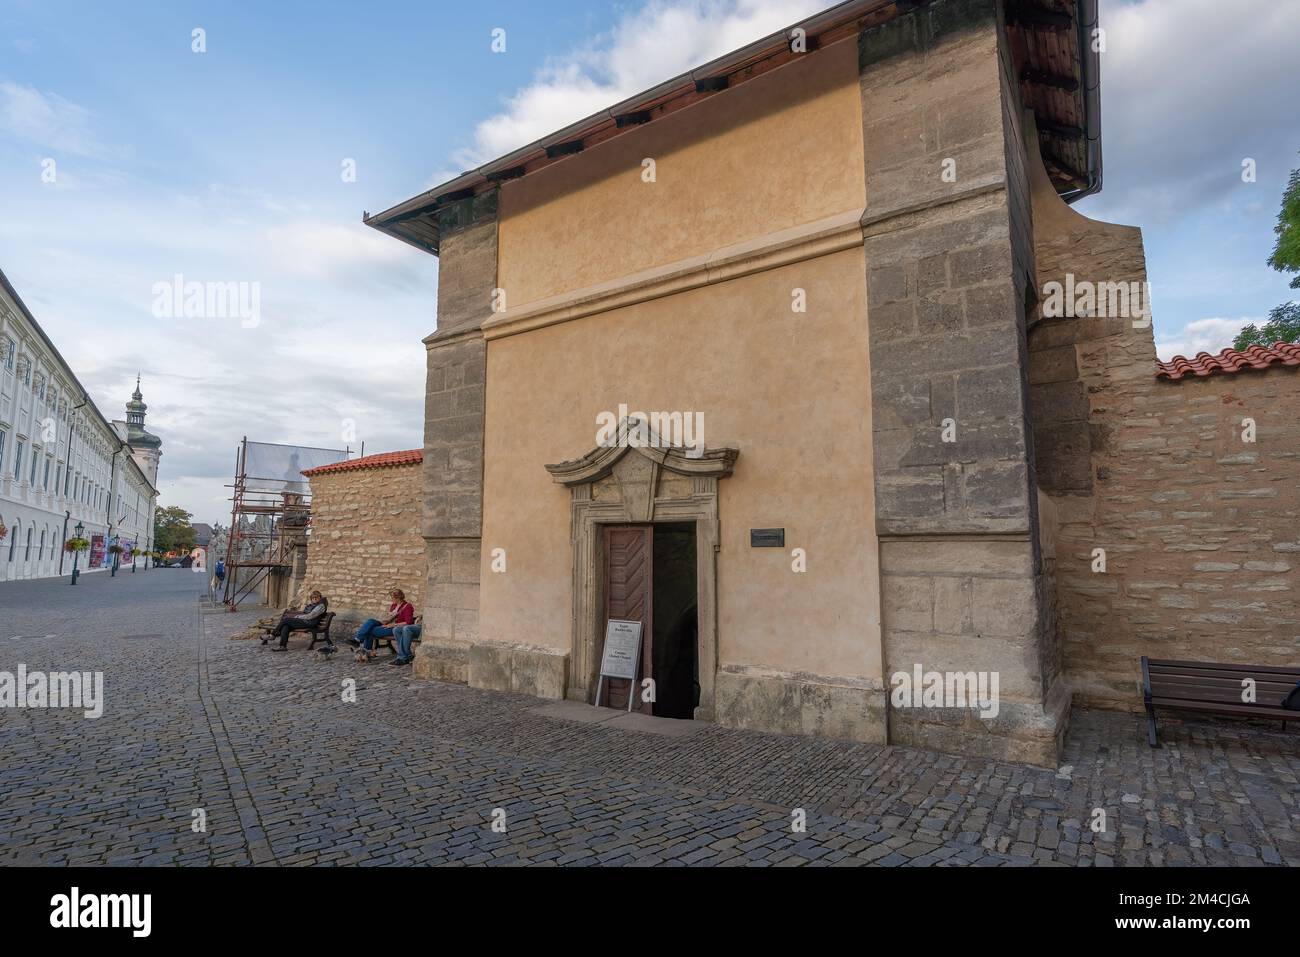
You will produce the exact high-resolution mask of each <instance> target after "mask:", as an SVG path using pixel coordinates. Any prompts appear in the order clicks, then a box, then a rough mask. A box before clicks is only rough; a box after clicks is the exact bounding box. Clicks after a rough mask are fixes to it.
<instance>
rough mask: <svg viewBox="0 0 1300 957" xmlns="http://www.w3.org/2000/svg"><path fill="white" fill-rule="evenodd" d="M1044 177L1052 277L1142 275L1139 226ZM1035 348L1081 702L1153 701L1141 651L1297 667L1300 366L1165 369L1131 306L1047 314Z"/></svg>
mask: <svg viewBox="0 0 1300 957" xmlns="http://www.w3.org/2000/svg"><path fill="white" fill-rule="evenodd" d="M1031 177H1032V179H1033V183H1034V187H1033V212H1034V242H1035V253H1036V261H1037V269H1038V283H1039V288H1040V289H1042V288H1043V287H1044V286H1045V284H1046V283H1048V282H1052V281H1055V282H1064V280H1065V278H1066V276H1067V274H1070V275H1072V276H1073V279H1074V281H1075V282H1076V283H1079V282H1091V283H1103V282H1105V283H1116V282H1124V283H1130V282H1136V283H1143V282H1145V281H1146V278H1147V275H1146V260H1145V255H1144V252H1143V246H1142V233H1141V231H1140V230H1139V229H1137V228H1135V227H1132V226H1120V225H1115V224H1111V223H1102V222H1096V221H1094V220H1091V219H1088V218H1086V217H1084V216H1081V215H1079V214H1078V213H1077V212H1075V211H1074V210H1073V209H1071V208H1070V207H1068V206H1066V205H1065V204H1064V203H1063V202H1062V201H1061V200H1060V198H1059V197H1058V196H1057V195H1056V193H1055V191H1054V190H1053V189H1052V188H1051V185H1050V183H1049V182H1048V179H1047V174H1046V172H1045V171H1044V170H1043V169H1042V167H1041V164H1039V165H1037V166H1036V167H1035V168H1033V169H1032V170H1031ZM1029 350H1030V352H1029V357H1030V361H1029V369H1030V383H1031V386H1030V389H1031V410H1032V416H1033V424H1034V447H1035V462H1036V471H1037V474H1038V479H1039V485H1040V490H1041V492H1042V493H1043V494H1044V496H1045V497H1046V498H1047V499H1048V500H1049V501H1050V503H1051V508H1052V512H1053V516H1052V519H1051V521H1052V524H1053V526H1054V531H1055V534H1056V553H1057V565H1058V578H1059V585H1058V591H1057V597H1058V602H1059V614H1060V617H1061V622H1062V631H1063V634H1064V661H1065V669H1066V674H1067V678H1068V681H1069V683H1070V686H1071V688H1072V690H1073V693H1074V695H1075V700H1077V701H1079V702H1080V703H1081V704H1085V705H1093V706H1103V707H1114V708H1126V709H1134V710H1136V709H1140V708H1141V707H1142V694H1141V670H1140V665H1139V659H1140V658H1141V656H1142V655H1147V656H1149V657H1153V658H1181V659H1191V660H1200V661H1229V662H1232V661H1237V662H1246V663H1252V664H1265V665H1291V664H1295V662H1296V661H1297V659H1298V657H1300V604H1298V602H1300V599H1297V591H1298V590H1300V572H1298V571H1297V567H1296V566H1297V564H1300V374H1297V373H1296V372H1295V371H1294V370H1287V369H1282V368H1271V369H1269V370H1268V371H1265V372H1246V373H1238V374H1235V375H1227V376H1213V377H1210V378H1189V379H1184V380H1182V381H1179V382H1170V381H1166V380H1158V379H1156V377H1155V372H1156V366H1155V362H1156V354H1155V345H1154V339H1153V335H1152V327H1151V323H1150V321H1149V320H1148V319H1146V318H1143V317H1141V316H1135V315H1131V314H1130V315H1121V316H1115V315H1107V316H1103V315H1096V314H1094V315H1088V316H1075V317H1064V318H1048V319H1044V318H1038V319H1037V321H1036V322H1035V323H1034V325H1033V326H1032V328H1031V330H1030V332H1029ZM1245 418H1253V419H1254V420H1255V422H1256V428H1257V441H1256V442H1255V443H1246V442H1243V441H1242V429H1243V425H1242V420H1243V419H1245ZM1098 550H1100V551H1098ZM1101 558H1104V570H1103V568H1102V565H1101V564H1100V562H1099V561H1098V559H1101Z"/></svg>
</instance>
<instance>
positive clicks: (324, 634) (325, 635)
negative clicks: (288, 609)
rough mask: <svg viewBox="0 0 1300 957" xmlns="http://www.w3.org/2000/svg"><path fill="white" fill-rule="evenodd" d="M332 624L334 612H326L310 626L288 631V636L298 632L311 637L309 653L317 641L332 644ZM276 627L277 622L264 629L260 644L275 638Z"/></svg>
mask: <svg viewBox="0 0 1300 957" xmlns="http://www.w3.org/2000/svg"><path fill="white" fill-rule="evenodd" d="M326 607H328V606H326ZM333 623H334V612H332V611H327V612H325V614H323V615H321V616H320V617H319V618H317V619H316V620H315V621H314V622H313V623H312V624H310V625H303V626H302V627H300V628H293V629H291V630H290V631H289V634H291V635H292V634H295V633H298V632H302V633H305V634H309V635H311V644H309V645H308V646H307V650H308V651H311V650H312V649H313V648H315V647H316V642H318V641H323V642H325V643H326V644H333V642H332V641H331V640H330V625H332V624H333ZM278 627H280V622H279V621H278V620H277V621H276V622H275V623H274V624H272V625H268V626H267V627H266V630H265V631H264V632H263V633H262V644H266V643H267V642H268V641H270V640H271V639H272V638H273V637H274V636H275V629H276V628H278Z"/></svg>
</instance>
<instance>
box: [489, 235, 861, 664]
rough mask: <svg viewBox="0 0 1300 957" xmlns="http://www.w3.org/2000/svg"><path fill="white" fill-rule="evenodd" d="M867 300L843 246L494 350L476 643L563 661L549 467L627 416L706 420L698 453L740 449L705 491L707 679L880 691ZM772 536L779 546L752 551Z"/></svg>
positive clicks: (559, 517) (558, 525) (559, 509)
mask: <svg viewBox="0 0 1300 957" xmlns="http://www.w3.org/2000/svg"><path fill="white" fill-rule="evenodd" d="M795 287H801V288H803V289H805V290H806V292H807V297H808V311H807V313H804V314H795V313H793V312H792V310H791V305H790V304H791V289H792V288H795ZM865 297H866V291H865V264H864V261H863V253H862V249H861V247H856V248H851V249H848V250H844V251H841V252H837V253H834V254H832V255H828V256H823V257H819V258H815V259H810V260H806V261H803V262H799V263H795V264H792V265H787V266H782V267H779V268H775V269H770V270H766V271H763V272H759V273H756V274H753V275H749V276H746V277H743V278H740V279H734V280H730V281H727V282H721V283H715V284H711V285H707V286H703V287H701V288H696V289H691V290H689V291H686V292H681V293H678V294H676V295H670V296H665V297H661V298H656V299H653V300H651V301H648V302H643V303H639V304H637V305H633V306H628V307H625V308H622V309H617V310H614V311H612V312H608V313H604V314H601V315H596V316H589V317H587V318H584V319H581V320H577V321H572V322H564V323H560V324H556V325H549V326H547V327H545V328H542V329H538V330H535V331H532V332H528V333H526V334H522V335H515V336H509V337H506V338H499V339H492V340H491V341H489V343H488V376H487V381H488V400H487V429H486V431H487V438H486V447H485V452H484V457H485V462H484V510H483V511H484V520H483V564H482V600H481V618H480V632H481V637H482V638H483V640H485V641H510V642H526V643H528V644H533V645H541V646H545V647H549V648H552V649H554V650H555V651H556V652H558V653H561V654H563V653H567V652H568V651H569V647H570V642H571V634H570V623H571V590H570V589H571V584H572V581H571V579H572V572H571V551H570V499H571V495H570V492H569V490H568V489H566V488H564V487H563V486H559V485H556V484H554V483H553V482H552V480H551V477H550V475H549V474H548V473H547V472H546V470H545V468H544V466H545V465H546V464H548V463H555V462H560V461H564V460H567V459H572V458H576V457H578V456H581V455H583V454H585V453H586V452H589V451H590V450H591V449H592V448H593V447H594V446H595V445H596V429H597V419H596V417H597V414H598V413H600V412H602V411H606V410H608V411H611V412H614V411H617V410H618V407H619V404H620V403H626V404H627V406H628V408H629V410H631V411H645V412H650V411H658V410H680V411H683V412H694V411H699V412H702V413H703V416H704V441H705V443H706V444H707V445H709V446H722V445H727V446H731V447H734V448H737V449H739V451H740V455H739V458H738V459H737V463H736V468H735V473H734V474H733V475H732V476H731V477H729V478H725V479H722V480H721V481H720V483H719V512H720V516H721V548H720V551H719V553H718V555H717V569H718V576H717V577H718V642H719V648H718V652H719V666H720V667H721V668H725V667H727V666H728V665H745V666H750V667H753V668H758V669H770V670H773V671H778V672H784V673H790V672H806V673H812V674H819V675H832V676H852V677H864V678H879V677H880V669H881V663H880V662H881V655H880V638H879V620H880V616H879V597H878V580H879V579H878V568H877V556H878V548H877V543H876V539H875V534H874V502H873V499H872V493H871V487H872V483H871V475H872V464H871V419H870V412H869V409H870V377H869V369H868V350H867V338H866V322H865V315H866V305H865ZM771 526H783V527H784V528H785V529H786V546H787V547H786V548H785V549H784V550H781V549H769V548H751V547H750V545H749V529H750V528H753V527H771ZM796 547H798V548H803V549H805V550H806V552H807V568H808V570H807V572H806V573H802V574H799V573H795V572H794V571H792V570H791V557H790V550H791V549H793V548H796ZM496 548H504V549H505V551H506V558H507V570H506V572H505V573H493V572H492V571H491V555H492V550H493V549H496Z"/></svg>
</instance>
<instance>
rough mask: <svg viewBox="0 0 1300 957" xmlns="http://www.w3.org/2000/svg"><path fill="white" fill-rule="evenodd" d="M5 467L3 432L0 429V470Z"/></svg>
mask: <svg viewBox="0 0 1300 957" xmlns="http://www.w3.org/2000/svg"><path fill="white" fill-rule="evenodd" d="M4 465H5V430H4V429H0V469H3V468H4Z"/></svg>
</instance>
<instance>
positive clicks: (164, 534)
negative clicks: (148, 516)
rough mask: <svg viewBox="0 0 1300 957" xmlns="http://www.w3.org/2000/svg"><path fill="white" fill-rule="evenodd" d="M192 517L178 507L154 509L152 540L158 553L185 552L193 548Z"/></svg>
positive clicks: (159, 506) (156, 507)
mask: <svg viewBox="0 0 1300 957" xmlns="http://www.w3.org/2000/svg"><path fill="white" fill-rule="evenodd" d="M193 517H194V516H193V515H191V514H190V513H189V512H187V511H185V509H183V508H181V507H180V506H179V505H168V506H165V507H164V506H162V505H158V506H155V508H154V517H153V540H154V547H155V548H157V549H158V550H159V551H160V552H181V551H184V552H187V551H189V550H190V549H191V548H193V547H194V526H193V525H191V524H190V520H191V519H192V518H193Z"/></svg>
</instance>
